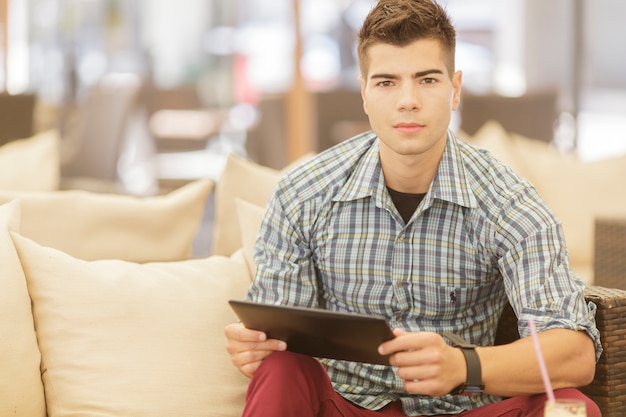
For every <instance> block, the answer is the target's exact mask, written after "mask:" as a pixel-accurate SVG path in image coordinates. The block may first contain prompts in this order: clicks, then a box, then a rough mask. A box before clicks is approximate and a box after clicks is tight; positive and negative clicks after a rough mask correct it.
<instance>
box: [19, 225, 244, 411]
mask: <svg viewBox="0 0 626 417" xmlns="http://www.w3.org/2000/svg"><path fill="white" fill-rule="evenodd" d="M12 237H13V241H14V244H15V247H16V248H17V252H18V254H19V257H20V259H21V261H22V265H23V268H24V272H25V275H26V280H27V282H28V289H29V292H30V296H31V299H32V303H33V316H34V323H35V329H36V331H37V334H38V339H39V348H40V350H41V356H42V369H44V370H45V372H44V373H43V383H44V386H45V393H46V400H47V405H48V416H49V417H57V416H69V415H76V416H87V415H94V416H95V415H98V416H101V417H114V416H115V417H117V416H121V415H132V416H150V417H172V416H185V417H193V416H224V417H230V416H232V417H235V416H240V415H241V411H242V407H243V401H244V394H245V389H246V385H247V382H248V379H247V378H246V377H244V376H243V375H242V374H240V373H239V371H238V370H237V369H236V368H235V367H234V366H233V365H232V364H231V362H230V359H229V357H228V354H227V353H226V350H225V339H224V337H223V329H224V326H226V324H228V323H231V322H233V321H235V316H234V315H233V313H232V312H231V310H230V308H229V306H228V304H227V300H228V299H230V298H242V297H243V296H244V294H245V291H246V289H247V286H248V284H249V280H248V276H247V271H246V266H245V264H244V263H242V262H237V261H235V260H233V259H230V258H225V257H210V258H205V259H195V260H187V261H179V262H169V263H167V262H164V263H146V264H135V263H130V262H124V261H118V260H102V261H93V262H86V261H82V260H77V259H75V258H72V257H71V256H69V255H67V254H65V253H62V252H60V251H57V250H55V249H51V248H47V247H43V246H41V245H39V244H37V243H35V242H33V241H31V240H29V239H27V238H24V237H22V236H20V235H18V234H15V233H12Z"/></svg>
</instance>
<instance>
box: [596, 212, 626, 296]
mask: <svg viewBox="0 0 626 417" xmlns="http://www.w3.org/2000/svg"><path fill="white" fill-rule="evenodd" d="M594 234H595V245H594V248H595V250H594V252H595V254H594V263H593V269H594V281H593V282H594V284H595V285H601V286H603V287H608V288H620V289H622V290H626V218H617V217H616V218H608V217H605V218H597V219H596V221H595V232H594Z"/></svg>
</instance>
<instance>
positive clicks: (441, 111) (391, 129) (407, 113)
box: [360, 39, 462, 160]
mask: <svg viewBox="0 0 626 417" xmlns="http://www.w3.org/2000/svg"><path fill="white" fill-rule="evenodd" d="M367 57H368V62H367V64H368V65H367V68H368V72H367V74H364V75H363V76H362V77H361V79H360V81H361V95H362V97H363V108H364V109H365V113H367V115H368V117H369V120H370V125H371V126H372V129H373V130H374V132H376V134H377V135H378V137H379V139H380V142H381V158H384V157H385V156H386V155H390V154H394V156H392V157H395V156H396V155H403V156H418V155H420V156H426V157H428V156H431V155H432V156H433V157H436V158H437V160H438V159H439V157H440V156H441V153H442V152H443V149H444V148H445V142H446V136H447V128H448V125H449V124H450V118H451V115H452V111H453V110H456V108H457V107H458V104H459V99H460V92H461V78H462V76H461V72H460V71H457V72H456V73H454V74H453V75H452V77H451V76H450V74H449V72H448V69H447V67H446V65H445V64H446V60H445V55H444V53H443V50H442V48H441V46H440V44H439V42H438V41H436V40H432V39H422V40H417V41H415V42H413V43H411V44H409V45H407V46H404V47H397V46H392V45H389V44H382V43H381V44H375V45H372V46H371V47H370V48H369V50H368V52H367ZM363 77H366V78H363Z"/></svg>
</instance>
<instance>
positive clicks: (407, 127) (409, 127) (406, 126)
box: [393, 123, 424, 133]
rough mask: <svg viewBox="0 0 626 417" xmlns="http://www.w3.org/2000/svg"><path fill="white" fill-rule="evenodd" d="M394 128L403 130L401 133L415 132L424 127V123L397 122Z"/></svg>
mask: <svg viewBox="0 0 626 417" xmlns="http://www.w3.org/2000/svg"><path fill="white" fill-rule="evenodd" d="M393 127H394V129H396V130H398V131H400V132H403V133H415V132H419V131H420V130H422V129H423V128H424V125H422V124H419V123H398V124H395V125H394V126H393Z"/></svg>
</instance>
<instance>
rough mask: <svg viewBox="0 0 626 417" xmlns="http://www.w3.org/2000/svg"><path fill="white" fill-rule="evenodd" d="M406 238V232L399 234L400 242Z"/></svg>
mask: <svg viewBox="0 0 626 417" xmlns="http://www.w3.org/2000/svg"><path fill="white" fill-rule="evenodd" d="M405 240H406V235H405V234H404V233H402V234H400V235H398V242H404V241H405Z"/></svg>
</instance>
